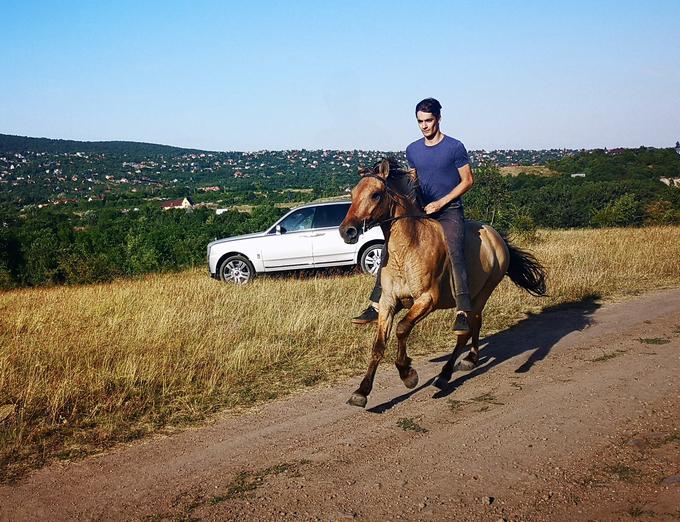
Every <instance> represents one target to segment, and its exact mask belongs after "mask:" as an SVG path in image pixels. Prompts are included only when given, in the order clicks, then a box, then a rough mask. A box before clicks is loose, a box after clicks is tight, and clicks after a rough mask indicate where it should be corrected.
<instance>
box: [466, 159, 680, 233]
mask: <svg viewBox="0 0 680 522" xmlns="http://www.w3.org/2000/svg"><path fill="white" fill-rule="evenodd" d="M549 166H550V167H551V168H552V169H553V170H554V171H556V172H557V173H558V175H556V176H550V177H543V176H533V175H526V174H520V175H519V176H516V177H501V176H500V175H499V174H498V172H497V170H496V169H495V168H494V167H489V166H486V167H483V168H480V169H477V176H476V180H477V181H478V183H477V184H476V185H475V187H474V188H473V190H472V191H471V192H469V193H468V194H466V195H465V206H466V209H467V215H468V216H469V217H474V218H476V219H481V220H483V221H486V222H490V221H493V222H494V224H496V225H497V226H499V228H506V229H511V228H512V229H515V230H523V229H526V230H530V229H533V228H535V227H545V228H569V227H612V226H642V225H674V224H680V189H678V188H676V187H670V186H667V185H665V184H664V183H662V182H661V181H660V178H662V177H664V178H680V155H678V154H677V153H675V152H674V151H673V150H672V149H648V148H640V149H627V150H623V151H620V152H616V153H611V152H607V151H603V150H595V151H588V152H584V153H581V154H578V155H576V156H572V157H565V158H563V159H561V160H559V161H555V162H551V163H550V164H549ZM572 174H585V177H580V176H579V177H572V176H571V175H572Z"/></svg>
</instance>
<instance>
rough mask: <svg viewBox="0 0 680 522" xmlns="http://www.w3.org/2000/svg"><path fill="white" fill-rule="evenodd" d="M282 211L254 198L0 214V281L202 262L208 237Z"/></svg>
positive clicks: (84, 279)
mask: <svg viewBox="0 0 680 522" xmlns="http://www.w3.org/2000/svg"><path fill="white" fill-rule="evenodd" d="M281 214H282V210H280V209H278V208H275V207H274V206H271V205H261V206H257V207H255V208H254V210H253V212H252V213H242V212H235V211H229V212H225V213H223V214H220V215H216V214H215V212H214V211H212V210H207V209H198V210H194V211H191V212H184V211H165V212H164V211H162V210H160V209H157V208H153V207H145V208H142V209H140V210H139V211H136V212H135V211H130V212H128V213H121V212H120V211H119V210H115V209H103V210H101V211H98V212H94V211H91V212H87V213H85V214H83V215H82V216H78V215H77V214H74V213H72V212H69V211H67V210H55V209H42V210H34V211H31V212H30V213H29V214H28V215H24V216H21V217H18V216H7V215H5V216H4V217H2V216H0V225H2V226H1V227H0V288H13V287H19V286H37V285H44V284H64V283H67V284H70V283H93V282H103V281H109V280H112V279H114V278H117V277H121V276H131V275H137V274H144V273H149V272H162V271H169V270H180V269H184V268H189V267H193V266H200V265H205V263H206V260H205V256H206V246H207V244H208V243H209V242H210V241H212V240H214V239H215V238H222V237H227V236H232V235H238V234H244V233H248V232H252V231H256V230H264V229H265V228H266V227H267V226H269V225H271V224H272V223H273V221H274V220H276V219H277V218H278V217H279V216H280V215H281ZM3 219H4V221H3Z"/></svg>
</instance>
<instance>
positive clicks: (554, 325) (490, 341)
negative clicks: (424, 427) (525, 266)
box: [366, 295, 601, 413]
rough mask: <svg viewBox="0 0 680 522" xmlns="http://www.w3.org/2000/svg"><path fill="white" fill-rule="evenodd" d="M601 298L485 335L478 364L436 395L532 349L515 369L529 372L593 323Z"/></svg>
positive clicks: (376, 409)
mask: <svg viewBox="0 0 680 522" xmlns="http://www.w3.org/2000/svg"><path fill="white" fill-rule="evenodd" d="M597 298H598V296H596V295H592V296H589V297H587V298H584V299H582V300H579V301H572V302H569V303H564V304H561V305H557V306H551V307H549V308H546V309H544V310H543V311H541V312H540V313H538V314H532V315H530V316H529V317H527V318H526V319H523V320H522V321H520V322H519V323H518V324H517V325H515V326H513V327H512V328H509V329H508V330H504V331H502V332H498V333H495V334H493V335H490V336H489V337H487V338H485V339H484V345H483V346H482V347H481V348H480V351H479V355H480V358H479V363H478V365H477V367H476V368H475V369H474V370H472V371H470V372H468V373H465V374H462V375H460V377H458V378H456V379H454V380H453V381H451V382H449V383H448V385H447V386H446V387H445V388H443V389H440V390H439V391H437V392H436V393H435V394H434V395H433V398H435V399H440V398H442V397H446V396H448V395H450V394H451V393H453V391H454V390H455V389H456V388H458V387H459V386H461V385H462V384H464V383H465V382H466V381H468V380H469V379H472V378H474V377H477V376H478V375H481V374H483V373H485V372H487V371H489V370H490V369H491V368H493V367H494V366H497V365H498V364H501V363H503V362H505V361H507V360H509V359H512V358H513V357H516V356H518V355H521V354H523V353H525V352H529V351H531V355H529V358H528V359H527V360H526V361H525V362H523V363H522V364H521V365H520V366H519V367H518V368H516V369H515V373H526V372H528V371H529V370H531V368H532V366H533V365H534V364H536V363H537V362H538V361H541V360H542V359H544V358H545V357H546V356H547V355H548V354H549V353H550V350H551V349H552V347H553V346H555V344H557V342H558V341H559V340H560V339H562V338H563V337H564V336H566V335H568V334H570V333H571V332H575V331H579V330H583V329H584V328H586V327H587V326H589V325H590V324H591V323H592V317H591V316H592V315H593V313H594V312H595V310H597V309H598V308H599V307H600V306H601V305H600V304H599V303H598V302H597ZM449 356H450V354H446V355H442V356H439V357H436V358H434V359H430V362H445V361H447V360H448V359H449ZM454 375H455V373H454ZM435 377H436V376H435ZM435 377H431V378H430V379H428V380H427V381H426V382H424V383H423V384H421V385H420V386H418V387H417V388H414V389H413V390H410V391H408V392H407V393H404V394H402V395H400V396H398V397H395V398H393V399H391V400H389V401H387V402H384V403H382V404H378V405H376V406H373V407H372V408H369V409H367V410H366V411H369V412H371V413H384V412H386V411H388V410H390V409H392V408H393V407H394V406H396V405H397V404H399V403H401V402H403V401H405V400H406V399H408V398H409V397H411V396H412V395H413V394H414V393H417V392H418V391H420V390H422V389H424V388H426V387H428V386H430V385H431V384H432V383H433V382H434V379H435Z"/></svg>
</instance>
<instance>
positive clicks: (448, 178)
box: [406, 136, 470, 207]
mask: <svg viewBox="0 0 680 522" xmlns="http://www.w3.org/2000/svg"><path fill="white" fill-rule="evenodd" d="M406 161H408V164H409V167H411V168H415V169H416V172H417V173H418V181H420V188H421V189H422V191H423V201H424V204H425V205H427V204H428V203H432V202H433V201H436V200H438V199H439V198H442V197H444V196H446V195H447V194H448V193H449V192H451V191H452V190H453V189H454V187H455V186H456V185H458V183H460V174H459V173H458V169H459V168H461V167H463V166H465V165H467V164H468V163H470V158H469V157H468V153H467V150H465V145H463V144H462V143H461V142H460V141H458V140H457V139H455V138H451V137H449V136H444V139H443V140H442V141H440V142H439V143H437V144H436V145H433V146H431V147H430V146H428V145H425V138H421V139H419V140H418V141H414V142H413V143H411V144H410V145H409V146H408V147H406ZM460 205H461V201H460V198H456V199H454V200H453V201H452V202H451V204H450V206H453V207H459V206H460Z"/></svg>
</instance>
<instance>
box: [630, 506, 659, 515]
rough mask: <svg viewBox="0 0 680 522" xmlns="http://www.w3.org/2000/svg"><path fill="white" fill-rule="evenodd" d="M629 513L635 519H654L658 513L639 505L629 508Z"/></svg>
mask: <svg viewBox="0 0 680 522" xmlns="http://www.w3.org/2000/svg"><path fill="white" fill-rule="evenodd" d="M627 513H628V514H629V515H630V516H631V517H633V518H639V517H643V516H648V517H653V516H655V515H656V513H655V512H654V511H652V510H651V509H645V508H644V507H643V506H640V505H638V504H633V505H632V506H630V508H628V511H627Z"/></svg>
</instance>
